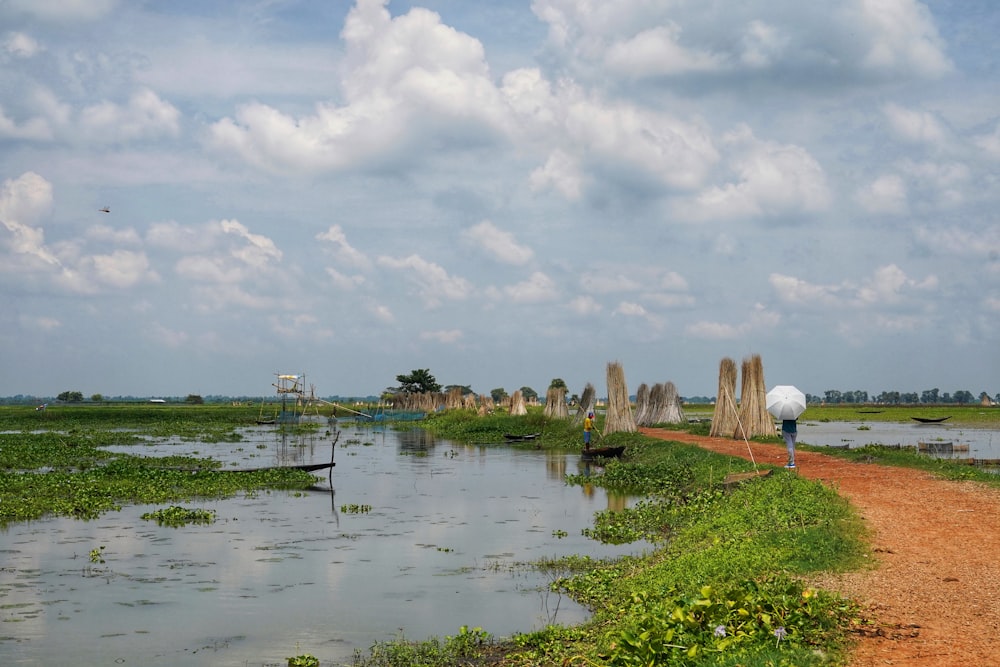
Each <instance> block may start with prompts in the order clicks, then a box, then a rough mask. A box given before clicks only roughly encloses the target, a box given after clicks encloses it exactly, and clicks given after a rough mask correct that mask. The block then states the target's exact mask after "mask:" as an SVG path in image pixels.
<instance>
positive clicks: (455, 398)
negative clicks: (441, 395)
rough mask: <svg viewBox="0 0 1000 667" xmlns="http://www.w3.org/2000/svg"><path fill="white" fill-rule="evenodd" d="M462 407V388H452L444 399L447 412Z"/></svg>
mask: <svg viewBox="0 0 1000 667" xmlns="http://www.w3.org/2000/svg"><path fill="white" fill-rule="evenodd" d="M461 407H462V388H461V387H452V388H451V389H449V390H448V393H447V394H446V395H445V399H444V409H445V410H458V409H459V408H461Z"/></svg>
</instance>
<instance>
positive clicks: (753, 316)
mask: <svg viewBox="0 0 1000 667" xmlns="http://www.w3.org/2000/svg"><path fill="white" fill-rule="evenodd" d="M780 324H781V315H780V314H778V313H776V312H773V311H770V310H768V309H767V308H765V307H764V306H763V305H762V304H759V303H757V304H754V307H753V310H751V311H750V313H749V314H748V315H747V318H746V320H745V321H743V322H740V323H738V324H728V323H723V322H711V321H707V320H702V321H698V322H694V323H692V324H690V325H688V326H687V327H685V329H684V330H685V332H686V333H687V334H688V335H689V336H692V337H694V338H704V339H708V340H738V339H740V338H744V337H746V336H748V335H750V334H752V333H755V332H760V331H771V330H774V329H776V328H777V327H778V325H780Z"/></svg>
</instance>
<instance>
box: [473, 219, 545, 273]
mask: <svg viewBox="0 0 1000 667" xmlns="http://www.w3.org/2000/svg"><path fill="white" fill-rule="evenodd" d="M462 237H463V238H464V239H466V240H467V241H468V242H469V243H471V244H473V245H475V246H477V247H479V248H482V249H483V250H484V251H485V252H486V253H487V254H488V255H490V256H491V257H493V258H495V259H497V260H498V261H500V262H503V263H504V264H512V265H514V266H523V265H524V264H527V263H528V262H530V261H531V258H532V257H533V256H534V253H533V252H532V251H531V248H528V247H525V246H522V245H520V244H519V243H518V242H517V240H516V239H515V238H514V235H513V234H511V233H510V232H508V231H505V230H502V229H500V228H498V227H497V226H496V225H494V224H493V223H492V222H490V221H489V220H484V221H483V222H480V223H479V224H476V225H473V226H472V227H469V228H468V229H465V230H463V231H462Z"/></svg>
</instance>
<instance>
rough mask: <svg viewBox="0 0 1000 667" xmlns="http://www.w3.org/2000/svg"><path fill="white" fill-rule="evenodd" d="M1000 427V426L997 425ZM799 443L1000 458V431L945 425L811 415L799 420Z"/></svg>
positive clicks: (978, 457)
mask: <svg viewBox="0 0 1000 667" xmlns="http://www.w3.org/2000/svg"><path fill="white" fill-rule="evenodd" d="M997 426H998V427H1000V424H998V425H997ZM798 429H799V441H800V442H803V443H808V444H810V445H817V446H831V445H832V446H835V447H836V446H843V445H847V446H849V447H851V448H854V447H864V446H865V445H868V444H879V445H902V446H911V447H918V446H919V445H920V443H938V444H940V443H945V442H950V443H952V444H953V445H960V446H961V448H960V449H961V450H962V451H956V452H954V453H950V454H944V455H941V456H942V457H943V458H952V457H954V458H975V459H1000V430H998V428H969V427H967V426H952V425H949V424H947V423H944V424H918V423H916V422H913V423H912V424H903V423H893V422H864V423H862V422H813V421H809V419H808V413H807V414H806V415H803V417H802V418H800V419H799V424H798Z"/></svg>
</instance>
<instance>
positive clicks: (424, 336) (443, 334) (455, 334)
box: [420, 329, 464, 344]
mask: <svg viewBox="0 0 1000 667" xmlns="http://www.w3.org/2000/svg"><path fill="white" fill-rule="evenodd" d="M463 335H464V334H463V333H462V331H461V330H460V329H440V330H437V331H422V332H420V340H432V341H435V342H437V343H442V344H449V343H457V342H458V341H460V340H462V337H463Z"/></svg>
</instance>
